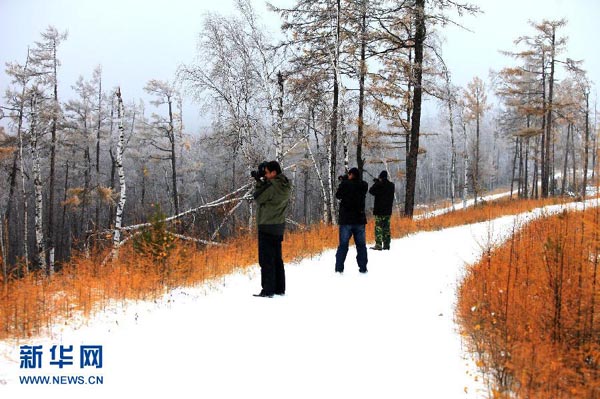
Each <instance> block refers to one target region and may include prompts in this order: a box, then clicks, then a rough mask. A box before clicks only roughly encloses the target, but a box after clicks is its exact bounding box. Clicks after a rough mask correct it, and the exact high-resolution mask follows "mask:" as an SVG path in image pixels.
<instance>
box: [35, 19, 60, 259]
mask: <svg viewBox="0 0 600 399" xmlns="http://www.w3.org/2000/svg"><path fill="white" fill-rule="evenodd" d="M41 35H42V40H41V41H39V42H36V43H35V46H34V48H33V49H32V51H31V64H32V68H33V69H34V70H35V71H36V74H37V76H38V79H39V80H40V83H41V84H43V85H45V86H46V87H48V88H49V89H50V90H51V93H52V94H51V98H52V102H51V104H50V107H49V109H50V120H51V124H50V135H51V138H50V175H49V178H48V191H49V194H48V246H49V256H50V258H53V256H54V239H55V237H54V235H55V231H54V227H55V226H54V203H55V200H54V193H55V181H56V146H57V139H58V136H57V131H58V122H59V119H60V113H61V110H60V103H59V100H58V68H59V67H60V60H59V59H58V48H59V46H60V44H61V43H62V42H63V41H64V40H66V39H67V33H66V32H64V33H60V32H59V31H58V30H57V29H56V28H55V27H53V26H49V27H48V28H47V29H46V31H44V32H43V33H42V34H41ZM50 261H51V262H52V259H50Z"/></svg>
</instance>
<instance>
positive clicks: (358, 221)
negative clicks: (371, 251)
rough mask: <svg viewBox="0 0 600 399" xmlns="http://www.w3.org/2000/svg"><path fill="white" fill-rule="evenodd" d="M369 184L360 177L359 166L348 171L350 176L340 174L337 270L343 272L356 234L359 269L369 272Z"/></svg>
mask: <svg viewBox="0 0 600 399" xmlns="http://www.w3.org/2000/svg"><path fill="white" fill-rule="evenodd" d="M367 189H368V184H367V183H366V182H364V181H363V180H362V179H361V178H360V172H359V170H358V169H357V168H352V169H350V170H349V171H348V176H347V177H346V176H340V185H339V186H338V189H337V191H336V193H335V197H336V198H337V199H339V200H341V201H340V212H339V220H338V223H339V241H340V242H339V245H338V249H337V252H336V254H335V271H336V272H338V273H343V271H344V262H345V261H346V255H347V254H348V243H349V242H350V237H351V236H354V244H355V245H356V252H357V255H356V262H357V263H358V271H359V272H361V273H366V272H367V262H368V259H367V242H366V233H365V225H366V224H367V216H366V214H365V197H366V196H367Z"/></svg>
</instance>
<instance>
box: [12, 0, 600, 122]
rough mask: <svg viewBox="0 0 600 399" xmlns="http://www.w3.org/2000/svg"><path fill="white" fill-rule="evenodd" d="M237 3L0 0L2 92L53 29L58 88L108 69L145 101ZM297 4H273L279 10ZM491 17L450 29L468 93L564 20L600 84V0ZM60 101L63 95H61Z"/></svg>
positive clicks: (512, 0) (189, 113) (526, 5)
mask: <svg viewBox="0 0 600 399" xmlns="http://www.w3.org/2000/svg"><path fill="white" fill-rule="evenodd" d="M233 1H234V0H218V1H216V0H168V1H165V0H160V1H159V0H0V40H1V41H2V45H1V47H0V66H1V67H2V72H1V73H0V89H1V90H2V92H4V89H5V88H6V87H7V86H8V83H9V82H8V80H7V77H6V75H5V74H4V71H3V69H4V68H3V66H4V64H5V63H6V62H8V61H18V62H20V63H22V62H23V61H24V59H25V56H26V53H27V46H29V45H32V44H33V43H34V42H35V41H36V40H39V38H40V32H42V31H44V30H45V29H46V27H47V26H49V25H53V26H55V27H56V28H57V29H58V30H59V31H65V30H66V31H68V34H69V37H68V39H67V40H66V41H65V42H64V43H63V44H62V45H61V47H60V50H59V58H60V60H61V62H62V66H61V70H60V74H59V83H60V85H61V87H62V91H63V92H64V93H68V92H69V91H70V90H69V87H70V86H71V85H72V84H74V83H75V81H76V80H77V78H78V77H79V75H83V76H84V77H85V78H88V79H89V78H90V77H91V74H92V71H93V69H94V68H95V66H96V65H98V64H100V65H102V68H103V79H104V83H103V85H104V87H106V88H112V87H114V86H117V85H120V86H121V88H122V92H123V95H124V97H125V98H126V99H127V98H135V99H137V98H140V97H142V96H144V92H143V87H144V85H145V84H146V82H147V81H148V80H150V79H162V80H170V79H173V76H174V73H175V70H176V69H177V66H178V65H180V64H181V63H189V62H191V61H192V60H193V58H194V54H195V51H196V50H195V49H196V42H197V35H198V32H199V31H200V22H201V19H202V15H203V14H204V13H206V12H207V11H216V12H220V13H226V14H227V13H231V12H232V10H233ZM290 1H291V0H273V1H272V2H273V3H274V4H282V3H284V2H286V3H289V2H290ZM472 1H473V2H474V3H476V4H478V5H479V6H480V7H481V8H482V10H483V11H484V14H481V15H479V16H477V17H476V18H472V17H466V18H463V19H462V20H461V22H462V23H463V24H464V25H465V26H466V27H468V28H469V29H470V30H471V31H472V32H468V31H465V30H461V29H458V28H448V29H447V30H446V37H447V40H446V43H445V44H444V48H443V54H444V56H445V58H446V60H447V63H448V65H449V67H450V69H451V71H452V74H453V78H454V81H455V83H456V84H459V85H465V84H466V83H467V82H468V81H469V80H470V79H471V78H472V77H473V76H476V75H477V76H480V77H481V78H484V79H487V77H488V74H489V70H490V69H495V70H498V69H501V68H502V67H505V66H509V65H513V64H514V61H512V60H511V59H509V58H506V57H504V56H502V55H500V54H499V50H511V49H513V40H514V39H516V38H517V37H519V36H521V35H527V34H532V33H533V31H532V29H531V28H530V27H529V25H528V23H527V21H528V20H534V21H541V20H542V19H558V18H563V17H564V18H566V19H567V20H568V23H569V24H568V27H567V29H565V31H564V33H565V34H566V35H567V36H569V44H568V54H567V55H565V58H566V57H567V56H568V57H570V58H573V59H584V60H585V62H584V65H583V67H584V69H586V70H587V71H588V73H589V76H590V78H591V79H592V80H593V81H594V82H595V83H596V84H600V53H599V51H598V45H597V43H596V40H597V39H596V38H597V37H598V36H600V28H598V26H599V25H600V22H599V21H600V1H599V0H472ZM254 4H255V8H256V9H257V10H258V11H259V12H260V13H261V14H262V15H264V17H265V25H267V26H268V27H269V28H271V29H272V30H273V31H276V30H277V29H278V28H279V20H278V18H277V16H275V15H272V14H271V15H267V11H266V7H265V2H264V1H263V0H256V1H255V2H254ZM59 95H60V93H59ZM184 119H185V124H186V126H187V127H188V128H189V129H190V130H194V131H195V130H198V129H199V128H200V126H201V125H202V124H206V122H202V118H201V116H199V115H198V111H197V107H193V106H186V109H185V111H184Z"/></svg>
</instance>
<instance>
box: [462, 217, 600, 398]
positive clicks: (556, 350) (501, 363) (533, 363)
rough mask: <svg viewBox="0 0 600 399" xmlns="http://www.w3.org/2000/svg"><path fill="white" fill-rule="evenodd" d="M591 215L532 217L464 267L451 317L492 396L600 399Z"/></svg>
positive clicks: (598, 255)
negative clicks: (492, 387) (465, 271)
mask: <svg viewBox="0 0 600 399" xmlns="http://www.w3.org/2000/svg"><path fill="white" fill-rule="evenodd" d="M599 218H600V210H599V209H597V208H596V209H590V210H587V211H586V212H564V213H563V214H561V215H558V216H553V217H549V218H547V219H542V220H537V221H534V222H532V223H531V224H530V225H529V226H527V227H526V228H525V229H524V230H522V231H521V232H518V233H517V234H515V235H514V237H512V239H510V240H509V241H508V242H506V243H505V244H504V245H502V246H501V247H500V248H497V249H495V250H494V251H492V252H491V253H490V254H489V256H486V257H485V258H484V259H483V260H482V261H481V262H480V263H478V264H476V265H474V266H472V267H471V268H470V270H469V273H468V275H467V277H466V278H465V280H464V282H463V284H462V286H461V288H460V290H459V302H458V306H457V312H458V317H459V320H460V321H461V325H462V327H463V329H464V334H465V335H466V336H467V337H469V341H470V343H471V344H472V349H473V351H474V352H476V353H477V354H478V355H479V358H480V361H479V366H480V367H481V368H482V370H483V371H484V373H486V374H487V375H488V376H490V377H493V378H492V379H493V380H494V382H495V384H496V388H495V393H496V395H495V396H496V397H502V398H503V397H506V398H509V397H510V398H512V397H515V395H517V397H522V398H554V399H561V398H598V397H600V321H599V320H598V319H599V318H600V314H599V312H598V310H599V308H600V306H598V305H600V286H599V285H600V281H599V280H600V276H598V274H599V272H600V270H599V262H600V224H599Z"/></svg>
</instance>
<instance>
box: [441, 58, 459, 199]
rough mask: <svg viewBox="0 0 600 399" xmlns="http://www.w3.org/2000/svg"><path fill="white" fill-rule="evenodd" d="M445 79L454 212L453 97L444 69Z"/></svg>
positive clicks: (448, 74)
mask: <svg viewBox="0 0 600 399" xmlns="http://www.w3.org/2000/svg"><path fill="white" fill-rule="evenodd" d="M444 72H445V77H446V96H447V97H448V98H447V99H446V101H447V104H448V123H449V124H450V149H451V160H450V198H451V202H452V210H454V200H455V197H456V144H455V142H454V109H453V105H454V96H453V95H452V88H451V87H450V73H449V72H448V70H447V69H445V71H444Z"/></svg>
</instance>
